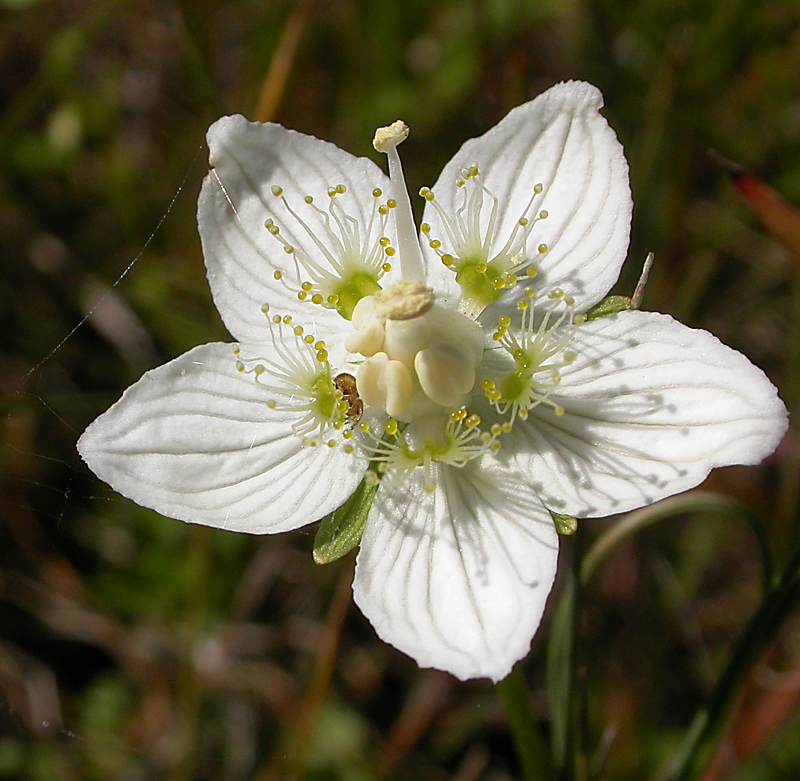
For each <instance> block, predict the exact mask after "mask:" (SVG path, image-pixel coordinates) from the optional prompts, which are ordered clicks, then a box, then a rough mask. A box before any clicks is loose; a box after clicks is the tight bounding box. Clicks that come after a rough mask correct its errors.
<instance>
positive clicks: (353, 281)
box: [336, 272, 381, 320]
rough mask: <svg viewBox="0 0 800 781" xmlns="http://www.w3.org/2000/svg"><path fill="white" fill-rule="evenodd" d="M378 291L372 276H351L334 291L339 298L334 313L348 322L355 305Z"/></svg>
mask: <svg viewBox="0 0 800 781" xmlns="http://www.w3.org/2000/svg"><path fill="white" fill-rule="evenodd" d="M380 289H381V286H380V285H379V284H378V280H377V279H375V277H374V276H373V275H372V274H369V273H366V272H360V273H357V274H353V275H352V276H350V277H348V279H347V281H343V282H342V284H341V285H339V287H338V288H337V289H336V295H337V296H338V297H339V300H338V301H337V303H336V311H337V312H338V313H339V314H340V315H341V316H342V317H343V318H344V319H345V320H350V319H351V318H352V317H353V310H354V309H355V308H356V304H357V303H358V302H359V301H360V300H361V299H362V298H364V297H365V296H374V295H375V293H377V292H378V291H379V290H380Z"/></svg>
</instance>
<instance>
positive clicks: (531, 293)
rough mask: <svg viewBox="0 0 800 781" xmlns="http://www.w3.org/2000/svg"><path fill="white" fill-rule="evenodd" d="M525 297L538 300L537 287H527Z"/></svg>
mask: <svg viewBox="0 0 800 781" xmlns="http://www.w3.org/2000/svg"><path fill="white" fill-rule="evenodd" d="M525 296H526V297H527V298H536V288H535V287H526V288H525Z"/></svg>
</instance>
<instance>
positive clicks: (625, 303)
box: [586, 296, 631, 320]
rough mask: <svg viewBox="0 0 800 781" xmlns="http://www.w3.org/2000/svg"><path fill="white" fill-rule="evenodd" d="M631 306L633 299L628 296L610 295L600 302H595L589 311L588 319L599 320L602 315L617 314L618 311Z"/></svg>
mask: <svg viewBox="0 0 800 781" xmlns="http://www.w3.org/2000/svg"><path fill="white" fill-rule="evenodd" d="M630 308H631V300H630V298H628V296H608V297H606V298H604V299H603V300H602V301H601V302H600V303H599V304H595V305H594V306H593V307H592V308H591V309H590V310H589V311H588V312H587V313H586V319H587V320H599V319H600V318H601V317H608V316H609V315H615V314H617V312H624V311H625V310H626V309H630Z"/></svg>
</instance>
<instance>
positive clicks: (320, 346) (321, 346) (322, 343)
mask: <svg viewBox="0 0 800 781" xmlns="http://www.w3.org/2000/svg"><path fill="white" fill-rule="evenodd" d="M327 346H328V345H326V344H325V340H324V339H320V340H319V341H318V342H317V343H316V344H315V345H314V349H315V350H324V349H325V348H326V347H327Z"/></svg>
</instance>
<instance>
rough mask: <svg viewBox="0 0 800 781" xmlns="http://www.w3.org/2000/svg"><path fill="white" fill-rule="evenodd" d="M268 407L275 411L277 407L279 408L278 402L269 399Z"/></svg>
mask: <svg viewBox="0 0 800 781" xmlns="http://www.w3.org/2000/svg"><path fill="white" fill-rule="evenodd" d="M267 406H268V407H269V408H270V409H275V407H277V406H278V402H277V401H275V399H269V400H268V401H267Z"/></svg>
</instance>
